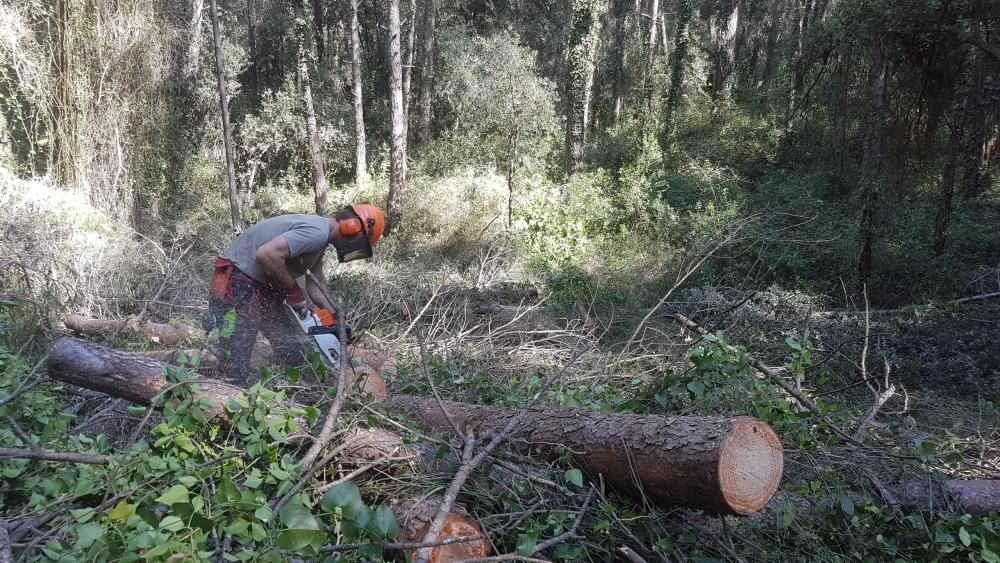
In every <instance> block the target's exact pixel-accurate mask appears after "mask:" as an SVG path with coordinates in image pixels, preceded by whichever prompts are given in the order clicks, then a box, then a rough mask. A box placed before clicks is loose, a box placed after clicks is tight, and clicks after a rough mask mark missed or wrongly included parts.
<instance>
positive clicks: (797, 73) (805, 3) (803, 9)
mask: <svg viewBox="0 0 1000 563" xmlns="http://www.w3.org/2000/svg"><path fill="white" fill-rule="evenodd" d="M811 6H812V0H799V1H798V2H797V3H796V9H797V10H798V25H797V27H796V32H795V54H794V55H793V57H792V77H791V80H790V82H789V85H788V100H787V104H786V106H785V130H784V134H783V135H782V146H783V150H782V152H785V151H784V149H787V147H788V144H789V143H791V141H792V131H793V130H794V129H795V118H796V116H797V114H798V111H799V107H798V102H799V93H800V91H801V90H802V83H803V81H804V80H805V76H806V62H805V32H806V29H807V28H808V27H809V11H810V10H811Z"/></svg>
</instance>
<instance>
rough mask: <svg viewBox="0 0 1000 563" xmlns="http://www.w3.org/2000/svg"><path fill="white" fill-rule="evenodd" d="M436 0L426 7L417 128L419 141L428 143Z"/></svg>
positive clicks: (431, 0)
mask: <svg viewBox="0 0 1000 563" xmlns="http://www.w3.org/2000/svg"><path fill="white" fill-rule="evenodd" d="M434 1H435V0H426V2H427V4H426V5H425V6H424V51H423V55H422V60H421V66H420V121H419V126H418V128H417V135H416V137H417V139H418V140H420V141H427V140H429V139H430V138H431V119H432V118H433V106H432V104H433V97H434V23H435V22H434V16H435V14H434V12H435V10H436V6H435V4H434Z"/></svg>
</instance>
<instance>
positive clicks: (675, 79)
mask: <svg viewBox="0 0 1000 563" xmlns="http://www.w3.org/2000/svg"><path fill="white" fill-rule="evenodd" d="M676 18H677V19H676V23H675V24H674V52H673V56H672V59H671V61H670V86H669V88H668V90H667V103H666V106H667V107H666V112H665V117H664V128H665V131H666V133H667V135H670V134H671V133H672V132H673V126H674V124H673V119H674V112H676V111H677V108H678V107H679V106H680V103H681V88H683V86H684V59H685V58H686V57H687V50H688V24H689V23H690V21H691V0H677V16H676Z"/></svg>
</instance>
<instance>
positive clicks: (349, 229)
mask: <svg viewBox="0 0 1000 563" xmlns="http://www.w3.org/2000/svg"><path fill="white" fill-rule="evenodd" d="M363 230H364V223H362V222H361V219H358V218H354V219H348V220H347V221H341V222H340V234H342V235H344V236H345V237H353V236H354V235H356V234H358V233H360V232H362V231H363Z"/></svg>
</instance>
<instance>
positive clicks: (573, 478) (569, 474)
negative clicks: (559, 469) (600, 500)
mask: <svg viewBox="0 0 1000 563" xmlns="http://www.w3.org/2000/svg"><path fill="white" fill-rule="evenodd" d="M566 482H568V483H572V484H574V485H576V486H577V487H582V486H583V472H582V471H580V470H579V469H576V468H573V469H570V470H567V471H566Z"/></svg>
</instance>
